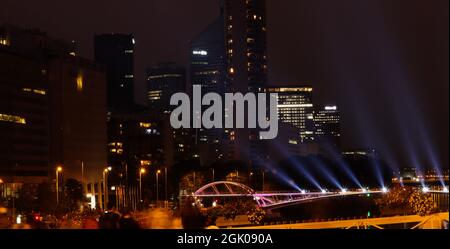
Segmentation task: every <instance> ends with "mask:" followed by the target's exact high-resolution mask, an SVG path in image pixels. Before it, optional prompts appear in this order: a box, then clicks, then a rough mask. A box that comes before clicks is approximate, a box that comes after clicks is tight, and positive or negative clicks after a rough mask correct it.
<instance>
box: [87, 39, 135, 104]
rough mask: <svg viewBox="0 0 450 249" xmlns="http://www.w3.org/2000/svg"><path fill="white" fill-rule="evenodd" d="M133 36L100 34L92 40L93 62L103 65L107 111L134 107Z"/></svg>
mask: <svg viewBox="0 0 450 249" xmlns="http://www.w3.org/2000/svg"><path fill="white" fill-rule="evenodd" d="M134 44H135V40H134V37H133V35H129V34H101V35H96V36H95V38H94V50H95V51H94V53H95V61H96V62H98V63H100V64H102V65H104V66H105V70H106V82H107V90H108V91H107V103H108V111H110V112H116V111H125V110H128V109H130V108H132V107H133V106H134V103H135V102H134Z"/></svg>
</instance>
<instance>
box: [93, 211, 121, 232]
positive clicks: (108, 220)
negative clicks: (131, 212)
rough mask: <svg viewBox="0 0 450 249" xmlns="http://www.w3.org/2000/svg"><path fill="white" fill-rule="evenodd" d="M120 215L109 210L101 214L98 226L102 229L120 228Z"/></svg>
mask: <svg viewBox="0 0 450 249" xmlns="http://www.w3.org/2000/svg"><path fill="white" fill-rule="evenodd" d="M119 220H120V215H119V214H117V213H113V212H107V213H105V214H103V215H102V216H100V219H99V222H98V226H99V228H101V229H118V228H119Z"/></svg>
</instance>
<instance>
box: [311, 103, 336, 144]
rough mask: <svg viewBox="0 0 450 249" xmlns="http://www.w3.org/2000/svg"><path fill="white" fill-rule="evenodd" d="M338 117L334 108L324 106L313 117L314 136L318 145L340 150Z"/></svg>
mask: <svg viewBox="0 0 450 249" xmlns="http://www.w3.org/2000/svg"><path fill="white" fill-rule="evenodd" d="M339 120H340V115H339V110H338V108H337V107H336V106H325V107H324V108H323V109H321V110H319V111H318V112H317V113H316V114H315V115H314V124H315V128H316V130H315V134H316V139H317V140H318V142H319V143H327V144H329V145H332V146H335V147H336V148H340V144H341V142H340V137H341V132H340V125H339V124H340V122H339Z"/></svg>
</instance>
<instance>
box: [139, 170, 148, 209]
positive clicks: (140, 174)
mask: <svg viewBox="0 0 450 249" xmlns="http://www.w3.org/2000/svg"><path fill="white" fill-rule="evenodd" d="M145 172H146V171H145V169H144V168H141V170H139V200H140V201H141V202H142V174H145Z"/></svg>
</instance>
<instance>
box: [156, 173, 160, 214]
mask: <svg viewBox="0 0 450 249" xmlns="http://www.w3.org/2000/svg"><path fill="white" fill-rule="evenodd" d="M160 173H161V170H159V169H158V170H157V171H156V207H158V202H159V174H160Z"/></svg>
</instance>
